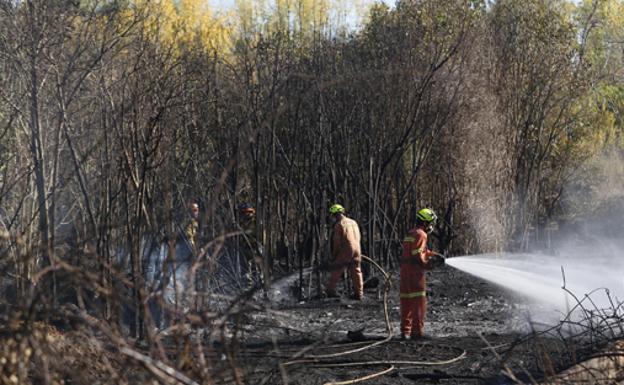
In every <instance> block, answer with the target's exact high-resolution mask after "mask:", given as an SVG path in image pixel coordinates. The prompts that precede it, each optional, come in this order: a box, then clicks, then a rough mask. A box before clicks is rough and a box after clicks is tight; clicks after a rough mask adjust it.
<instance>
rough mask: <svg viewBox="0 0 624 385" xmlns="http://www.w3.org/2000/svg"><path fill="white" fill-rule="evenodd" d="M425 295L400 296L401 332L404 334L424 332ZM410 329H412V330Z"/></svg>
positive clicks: (419, 334) (420, 335)
mask: <svg viewBox="0 0 624 385" xmlns="http://www.w3.org/2000/svg"><path fill="white" fill-rule="evenodd" d="M426 313H427V297H426V296H424V295H423V296H422V297H417V298H401V334H403V335H406V336H411V335H417V336H419V337H422V336H423V335H424V334H425V314H426ZM412 330H414V331H413V332H412Z"/></svg>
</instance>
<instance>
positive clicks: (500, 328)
mask: <svg viewBox="0 0 624 385" xmlns="http://www.w3.org/2000/svg"><path fill="white" fill-rule="evenodd" d="M392 280H393V284H392V288H391V290H390V291H389V293H388V300H387V309H388V317H389V320H390V325H391V328H392V332H393V334H394V336H393V338H388V336H389V334H388V330H387V322H386V314H385V311H384V300H383V293H384V285H383V280H382V281H381V283H380V285H379V286H378V287H377V288H368V289H366V292H365V297H366V298H365V299H364V300H363V301H355V300H350V299H348V293H343V298H341V299H323V298H315V297H314V295H315V294H316V293H314V290H312V291H311V292H310V294H311V296H310V298H309V299H306V300H304V301H298V300H295V299H294V298H293V297H292V295H291V294H289V292H290V290H289V288H288V285H289V284H294V283H293V281H289V280H285V281H283V282H282V283H281V285H280V284H278V285H277V286H278V287H277V288H276V289H273V290H271V292H270V297H271V301H268V302H267V301H261V300H258V301H257V305H258V306H259V310H257V311H250V312H249V313H248V314H245V315H243V316H241V317H239V318H238V319H237V320H236V322H235V323H234V322H233V323H232V325H237V326H232V330H230V331H229V333H232V334H234V335H235V337H236V338H235V340H237V341H238V343H237V345H236V347H235V349H234V351H228V352H222V364H223V371H222V373H224V374H223V377H222V378H220V379H218V380H219V381H223V382H229V381H232V380H234V378H232V368H233V367H239V368H241V371H240V372H239V373H238V374H237V376H240V378H241V379H243V381H244V383H246V384H291V385H294V384H301V385H304V384H305V385H310V384H326V383H340V382H341V381H349V380H355V379H359V378H363V377H366V376H372V375H375V374H377V373H381V372H384V371H386V373H385V374H383V375H379V376H377V377H374V378H371V379H369V380H367V381H366V382H365V383H370V384H388V385H390V384H392V385H395V384H510V383H517V381H526V382H531V381H533V380H534V379H539V378H542V377H543V376H544V374H545V373H546V374H552V373H554V372H557V371H559V370H560V369H561V368H564V367H567V366H569V365H570V364H571V363H572V362H574V361H576V360H577V359H579V355H581V354H582V351H580V350H578V349H570V348H571V347H570V346H566V343H568V342H565V341H564V339H563V338H559V336H557V335H556V333H554V334H553V333H532V332H531V325H530V323H529V322H528V318H527V317H526V315H525V314H526V310H527V309H529V308H530V307H531V306H532V305H529V304H528V303H526V302H523V301H522V300H521V299H520V298H518V297H516V296H514V295H513V294H511V293H509V292H507V291H504V290H502V289H500V288H498V287H496V286H492V285H490V284H488V283H486V282H484V281H481V280H479V279H478V278H475V277H472V276H469V275H467V274H465V273H462V272H461V271H458V270H455V269H453V268H451V267H448V266H445V267H443V268H441V269H438V270H435V271H432V272H430V273H428V284H429V309H428V317H427V322H426V333H427V338H425V339H421V340H413V341H402V340H400V339H399V338H398V334H399V329H398V326H399V305H398V294H397V286H398V278H397V276H396V274H395V275H394V276H393V278H392ZM341 287H342V288H343V290H344V289H345V286H341ZM357 331H361V333H358V332H357ZM349 332H351V333H349ZM215 348H216V350H217V351H218V350H219V345H218V344H217V345H215ZM571 350H574V351H573V352H572V351H571ZM226 357H235V358H234V359H231V358H226ZM514 377H515V378H516V379H515V380H514V379H513V378H514Z"/></svg>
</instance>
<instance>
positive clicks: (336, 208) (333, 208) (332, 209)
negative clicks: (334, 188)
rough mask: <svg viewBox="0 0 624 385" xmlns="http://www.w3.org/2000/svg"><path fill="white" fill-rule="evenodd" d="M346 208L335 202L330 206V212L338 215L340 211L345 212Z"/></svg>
mask: <svg viewBox="0 0 624 385" xmlns="http://www.w3.org/2000/svg"><path fill="white" fill-rule="evenodd" d="M344 212H345V209H344V207H342V206H341V205H339V204H338V203H336V204H333V205H332V206H331V207H330V208H329V213H330V214H331V215H336V214H340V213H344Z"/></svg>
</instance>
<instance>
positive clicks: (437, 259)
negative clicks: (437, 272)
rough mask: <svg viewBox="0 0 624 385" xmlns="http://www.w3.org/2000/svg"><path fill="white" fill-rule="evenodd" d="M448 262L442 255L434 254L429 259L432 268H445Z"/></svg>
mask: <svg viewBox="0 0 624 385" xmlns="http://www.w3.org/2000/svg"><path fill="white" fill-rule="evenodd" d="M445 263H446V261H445V260H444V256H443V255H442V254H434V255H432V256H431V257H429V264H430V266H431V267H432V268H434V267H441V266H444V264H445Z"/></svg>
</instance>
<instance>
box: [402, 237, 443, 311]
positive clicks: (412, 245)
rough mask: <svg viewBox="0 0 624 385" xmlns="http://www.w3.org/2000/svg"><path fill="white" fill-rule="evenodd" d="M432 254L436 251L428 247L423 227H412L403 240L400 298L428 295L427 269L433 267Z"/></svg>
mask: <svg viewBox="0 0 624 385" xmlns="http://www.w3.org/2000/svg"><path fill="white" fill-rule="evenodd" d="M432 255H435V253H434V252H432V251H430V250H429V249H428V248H427V233H426V232H425V231H424V230H423V229H421V228H415V229H411V230H410V231H409V232H408V235H407V236H406V237H405V239H404V240H403V253H402V254H401V283H400V298H404V299H409V298H418V297H424V296H426V290H427V282H426V280H425V271H426V270H429V269H431V266H430V263H429V257H431V256H432Z"/></svg>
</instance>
